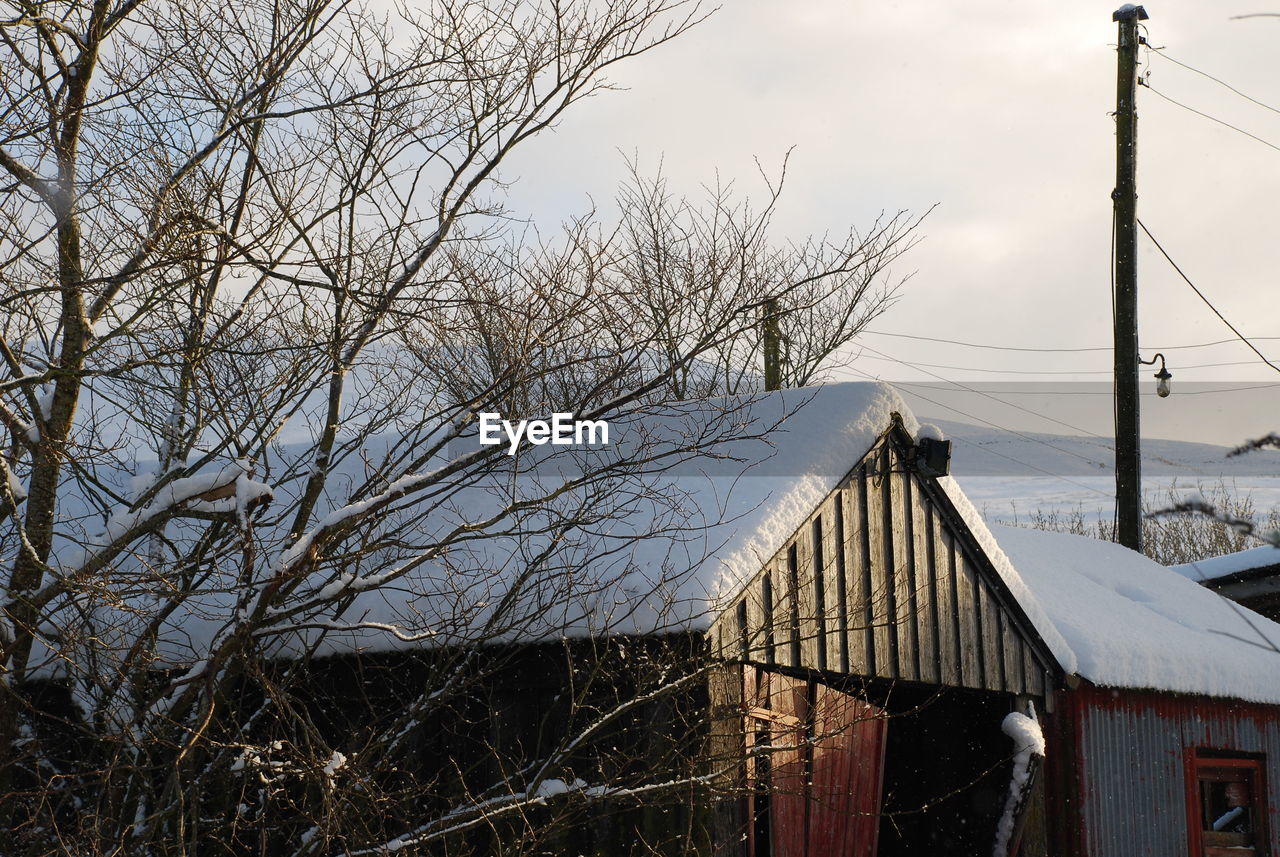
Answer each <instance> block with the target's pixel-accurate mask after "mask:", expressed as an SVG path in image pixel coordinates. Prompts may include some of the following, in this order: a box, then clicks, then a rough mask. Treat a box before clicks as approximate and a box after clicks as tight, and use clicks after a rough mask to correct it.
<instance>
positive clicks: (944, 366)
mask: <svg viewBox="0 0 1280 857" xmlns="http://www.w3.org/2000/svg"><path fill="white" fill-rule="evenodd" d="M1227 341H1229V342H1234V341H1235V340H1227ZM867 359H869V360H889V361H891V362H896V358H893V357H880V356H878V355H874V354H870V355H867ZM1257 362H1258V361H1256V360H1231V361H1228V362H1225V363H1193V364H1191V365H1183V364H1181V363H1179V364H1178V365H1177V366H1176V367H1175V368H1176V369H1177V370H1178V371H1179V372H1187V371H1190V370H1192V369H1217V368H1220V367H1223V366H1255V365H1257ZM913 365H915V366H928V367H930V368H932V369H951V370H953V371H956V372H985V373H988V374H992V375H1113V374H1115V372H1114V370H1112V369H1061V370H1057V369H987V368H984V367H981V366H952V365H951V364H948V363H915V364H913Z"/></svg>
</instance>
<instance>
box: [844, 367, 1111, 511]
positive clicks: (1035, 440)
mask: <svg viewBox="0 0 1280 857" xmlns="http://www.w3.org/2000/svg"><path fill="white" fill-rule="evenodd" d="M850 369H851V370H852V371H854V372H856V373H858V374H859V375H861V376H862V377H864V378H867V379H869V380H872V381H881V382H882V383H885V384H889V385H890V386H892V387H907V386H914V385H910V384H903V383H901V382H897V381H884V380H883V379H881V378H878V377H876V376H875V375H872V374H871V373H870V372H863V371H862V370H861V369H854V368H853V367H850ZM911 395H913V396H916V397H917V398H919V399H923V400H924V401H926V402H928V403H929V404H931V405H936V406H938V407H940V408H946V409H947V410H949V411H951V412H952V413H956V414H959V415H960V416H962V417H965V418H967V419H971V420H976V421H977V422H979V423H982V424H983V425H985V426H989V427H990V428H994V429H999V430H1000V431H1004V432H1008V433H1009V434H1012V435H1015V436H1017V437H1020V438H1022V439H1023V440H1029V441H1032V442H1033V443H1038V444H1041V445H1042V446H1047V447H1049V448H1050V449H1053V450H1056V451H1058V452H1064V453H1068V454H1071V455H1075V456H1076V457H1077V458H1081V459H1084V460H1085V461H1087V462H1089V463H1090V464H1094V465H1099V466H1101V467H1106V464H1104V463H1101V462H1097V461H1093V460H1091V459H1089V458H1086V457H1085V456H1082V455H1078V454H1076V453H1073V452H1071V451H1070V450H1066V449H1063V448H1061V447H1059V446H1055V445H1054V444H1052V443H1049V442H1048V441H1046V440H1043V439H1041V438H1038V437H1033V436H1032V435H1027V434H1023V433H1022V432H1019V431H1015V430H1013V429H1008V428H1005V427H1004V426H1001V425H997V424H996V423H993V422H991V421H990V420H986V419H983V418H982V417H980V416H978V415H976V414H971V413H968V412H967V411H962V410H960V409H959V408H957V407H955V406H953V405H947V404H943V403H942V402H939V401H937V400H936V399H931V398H929V397H928V396H924V395H921V394H920V393H915V392H913V393H912V394H911ZM953 439H954V440H959V441H962V442H964V443H966V444H968V445H970V446H974V447H977V448H979V449H982V450H983V451H984V452H989V453H991V454H992V455H995V456H998V457H999V458H1003V459H1005V460H1007V461H1012V462H1013V463H1014V464H1020V465H1022V466H1023V467H1027V468H1029V469H1031V470H1035V471H1037V472H1039V473H1043V474H1045V475H1046V476H1051V477H1053V478H1054V479H1058V480H1060V481H1062V482H1065V483H1067V484H1068V485H1074V486H1075V487H1077V488H1083V489H1084V490H1086V491H1092V492H1093V493H1094V494H1099V495H1101V496H1103V497H1106V498H1108V499H1114V498H1112V496H1111V495H1110V494H1109V493H1107V492H1106V491H1101V490H1099V489H1097V488H1094V487H1093V486H1092V485H1085V484H1084V483H1083V482H1077V481H1075V480H1074V479H1070V478H1068V477H1066V476H1063V475H1062V474H1061V473H1054V472H1053V471H1052V470H1046V469H1045V468H1043V467H1040V466H1039V465H1036V464H1032V463H1031V462H1028V461H1022V460H1021V459H1018V458H1014V457H1013V456H1012V455H1006V454H1005V453H1002V452H998V451H996V450H994V449H991V448H989V447H984V446H978V444H974V443H971V442H969V441H966V440H965V439H964V438H953Z"/></svg>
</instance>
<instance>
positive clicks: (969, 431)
mask: <svg viewBox="0 0 1280 857" xmlns="http://www.w3.org/2000/svg"><path fill="white" fill-rule="evenodd" d="M920 422H922V423H933V424H934V425H936V426H938V427H939V428H941V429H942V431H943V434H944V435H945V436H946V437H948V438H950V439H951V440H952V441H954V443H953V445H952V450H951V469H952V472H953V473H954V474H956V476H959V477H965V476H1045V475H1047V474H1054V475H1059V476H1108V475H1110V474H1111V473H1112V462H1113V449H1112V446H1113V444H1112V441H1111V439H1110V438H1098V437H1085V436H1079V435H1061V434H1037V433H1032V432H1019V433H1017V434H1013V433H1010V432H1006V431H1002V430H1000V429H996V428H989V427H985V426H975V425H970V424H968V423H962V422H956V421H953V420H942V419H935V418H932V417H928V416H921V417H920ZM1228 451H1229V450H1228V448H1227V447H1224V446H1215V445H1213V444H1207V443H1186V442H1183V441H1176V440H1155V439H1150V438H1144V439H1143V441H1142V472H1143V475H1144V476H1179V477H1186V478H1188V479H1191V480H1193V481H1194V480H1196V479H1217V478H1218V477H1220V476H1221V477H1228V478H1230V477H1254V476H1280V452H1277V451H1274V450H1267V451H1259V452H1252V453H1249V454H1248V455H1242V456H1237V457H1235V458H1227V457H1226V456H1227V452H1228Z"/></svg>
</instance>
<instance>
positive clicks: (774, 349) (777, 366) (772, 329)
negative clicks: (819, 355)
mask: <svg viewBox="0 0 1280 857" xmlns="http://www.w3.org/2000/svg"><path fill="white" fill-rule="evenodd" d="M761 328H762V333H763V335H762V337H761V338H762V339H763V340H764V343H763V344H764V388H765V389H766V390H780V389H782V331H781V330H780V329H779V326H778V299H777V298H769V299H768V300H766V301H765V302H764V318H763V319H762V320H761Z"/></svg>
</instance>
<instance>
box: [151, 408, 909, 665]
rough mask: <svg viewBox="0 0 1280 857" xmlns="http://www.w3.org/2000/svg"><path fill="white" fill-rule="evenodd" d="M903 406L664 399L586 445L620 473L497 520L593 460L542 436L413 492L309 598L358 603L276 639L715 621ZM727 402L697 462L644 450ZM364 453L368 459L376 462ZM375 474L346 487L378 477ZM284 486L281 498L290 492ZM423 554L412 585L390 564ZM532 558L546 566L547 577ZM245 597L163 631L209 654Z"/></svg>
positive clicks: (529, 632) (263, 537) (295, 617)
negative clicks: (495, 464)
mask: <svg viewBox="0 0 1280 857" xmlns="http://www.w3.org/2000/svg"><path fill="white" fill-rule="evenodd" d="M895 412H896V413H898V414H900V415H901V417H902V420H903V426H904V428H905V429H906V430H907V431H908V432H910V433H912V434H914V433H915V432H916V431H917V429H918V425H917V423H916V421H915V420H914V418H913V417H912V416H911V414H910V411H909V409H908V408H907V407H906V406H905V404H904V403H903V401H902V400H901V398H900V397H899V396H898V394H897V393H896V392H894V391H893V390H892V388H890V387H888V386H886V385H881V384H878V383H842V384H831V385H826V386H822V387H813V388H800V389H791V390H785V391H779V392H774V393H767V394H762V395H756V396H751V397H733V398H726V399H722V400H704V401H700V402H691V403H678V404H675V405H671V406H664V407H662V408H656V409H649V410H647V411H645V412H644V413H642V414H639V415H636V416H634V418H629V419H627V418H624V419H620V420H618V421H612V422H611V437H610V441H611V442H610V444H609V446H607V447H604V448H601V449H594V450H591V451H589V452H583V453H582V455H588V456H590V459H591V465H592V466H596V467H598V466H600V465H601V464H608V463H609V462H611V461H612V462H616V463H617V464H618V465H619V467H620V468H621V470H620V472H621V475H620V476H618V477H617V478H616V479H615V480H613V481H606V482H604V483H601V484H596V485H594V486H587V487H585V488H583V489H581V490H574V491H570V492H566V493H565V495H564V496H556V498H555V500H554V501H553V502H552V503H551V504H550V506H549V510H548V509H545V508H542V507H535V509H534V510H533V511H532V512H529V513H527V514H525V513H522V514H521V515H517V516H514V517H506V518H503V520H502V524H501V525H500V526H493V525H491V524H488V523H486V522H489V521H491V520H493V519H494V517H495V513H498V512H501V511H502V510H503V509H504V508H510V507H511V506H512V505H518V502H519V501H520V500H521V499H523V498H525V497H537V498H542V497H546V496H548V494H549V493H551V494H554V492H555V491H556V489H558V488H559V487H561V486H562V485H563V483H564V481H565V479H566V478H567V477H570V476H572V475H574V474H573V472H572V471H573V469H574V468H575V467H576V468H578V473H580V472H581V467H582V466H583V463H584V459H583V458H582V457H581V455H573V454H569V455H563V454H562V453H564V452H565V451H564V450H563V449H562V450H559V451H557V452H556V453H551V452H550V450H551V447H550V446H543V447H538V448H537V450H531V452H535V453H541V452H546V453H547V454H548V459H547V460H545V461H543V462H542V463H540V464H538V465H537V466H528V465H526V468H525V469H523V470H521V471H520V472H519V473H515V472H513V471H503V472H500V473H498V474H496V475H494V474H490V475H485V476H482V477H480V478H478V479H476V480H475V481H474V482H473V483H468V484H465V485H462V486H455V487H453V488H451V489H450V491H449V492H448V496H447V501H442V500H440V499H439V498H440V495H441V493H442V492H433V493H432V494H431V495H430V499H422V500H420V501H412V500H410V501H406V502H404V503H402V504H401V505H400V506H398V507H397V508H396V509H395V514H394V515H393V516H391V519H390V520H389V521H388V522H387V523H386V524H385V525H383V527H382V529H381V531H380V532H379V533H377V534H376V537H375V538H370V539H368V541H370V542H371V543H374V544H377V545H380V547H378V548H377V549H376V550H377V551H383V552H384V553H383V554H378V555H376V556H375V555H367V554H366V555H364V556H361V557H359V558H358V559H356V560H353V562H352V564H351V565H350V566H349V567H347V568H345V569H337V570H333V569H332V568H330V569H329V570H326V571H323V572H318V573H315V574H313V575H312V577H311V578H309V579H308V580H307V581H306V582H305V583H304V584H303V585H302V586H301V587H299V589H298V591H297V592H296V593H295V595H294V596H293V603H295V604H296V603H297V602H298V601H299V600H302V601H305V600H306V599H308V598H311V599H314V600H315V601H316V602H317V603H321V602H326V601H327V602H328V603H336V602H333V598H334V596H335V595H337V596H343V595H349V596H351V597H352V598H353V600H352V601H351V603H350V604H349V606H347V607H346V609H344V610H342V611H341V612H340V613H336V612H335V611H334V610H333V609H332V608H329V609H327V610H318V611H316V610H313V611H311V612H308V613H305V614H300V613H299V612H298V611H297V610H291V611H289V612H288V613H287V615H286V614H285V613H282V615H281V620H280V625H279V627H277V628H275V629H272V630H270V631H269V634H270V639H271V640H272V641H273V645H275V646H276V647H277V651H281V652H282V653H283V652H288V651H299V650H301V649H302V648H304V647H305V648H310V647H311V646H312V645H314V644H316V643H317V642H318V648H317V649H316V651H317V652H318V653H321V654H324V653H336V652H342V651H350V650H352V649H360V650H375V651H376V650H390V649H399V648H404V647H406V646H421V645H424V644H426V645H430V644H432V643H433V642H434V643H437V644H449V643H454V642H470V641H474V640H475V639H476V638H477V637H476V635H475V633H474V632H475V629H476V628H477V627H478V626H483V625H484V623H486V622H487V621H489V620H490V619H491V618H492V617H493V615H494V611H495V609H496V606H497V605H502V608H503V609H504V610H507V611H510V612H511V615H515V616H518V618H517V619H514V620H512V619H510V618H509V619H508V620H506V623H505V625H502V626H499V630H498V631H497V633H495V634H494V635H492V636H485V637H483V639H485V640H488V641H496V640H500V639H537V638H539V637H540V636H552V637H560V636H576V635H594V634H601V633H609V634H643V633H652V632H655V631H669V630H675V629H692V630H699V629H705V628H706V627H708V626H709V624H710V621H711V619H712V618H714V616H715V615H716V613H717V612H718V610H719V609H720V608H721V607H722V606H723V603H722V602H723V600H724V599H725V598H728V597H731V596H732V595H734V594H735V593H736V591H737V590H738V589H739V588H740V586H741V584H742V583H743V582H744V580H745V579H746V578H747V577H749V576H750V575H752V574H754V573H755V572H756V571H757V570H758V569H759V568H760V567H761V565H762V564H763V563H764V562H765V561H767V560H768V559H769V558H770V557H772V556H773V555H774V554H775V553H776V552H777V551H778V550H779V549H781V548H782V546H783V545H784V543H785V541H786V539H787V538H789V537H790V536H791V535H792V534H793V533H794V532H795V530H796V529H797V528H798V527H800V526H801V525H802V524H803V523H804V521H805V520H806V518H807V517H808V516H809V515H810V514H811V513H812V511H813V509H814V508H815V507H816V506H817V505H818V504H819V503H820V502H821V501H822V500H823V499H824V498H825V497H826V496H827V495H828V494H829V493H830V492H831V491H832V490H833V489H834V488H835V486H836V485H837V484H838V482H839V480H840V479H841V478H843V477H844V476H845V475H847V473H848V472H849V470H850V469H851V468H852V467H853V466H854V465H855V464H856V463H857V462H858V460H859V459H860V458H861V457H862V456H863V455H864V454H865V453H866V452H867V451H868V450H869V449H870V448H871V447H872V446H873V445H874V444H875V442H876V440H877V439H878V438H879V436H880V435H881V434H882V433H883V432H884V431H885V430H886V429H887V428H888V427H889V426H890V425H891V424H892V414H893V413H895ZM726 413H728V414H730V420H729V423H728V424H727V425H728V430H727V431H726V423H724V422H721V423H720V424H719V425H718V426H717V427H716V431H717V432H718V434H717V435H716V436H715V438H714V439H713V441H712V442H711V443H709V444H708V445H706V446H705V447H704V448H703V449H702V450H701V451H700V454H699V455H697V456H696V457H689V456H688V455H684V456H683V457H680V456H677V463H675V465H674V466H673V467H670V468H663V467H656V466H655V467H650V468H648V472H645V471H646V468H645V467H643V466H642V467H639V468H636V467H633V466H632V465H633V463H634V461H635V460H636V459H637V458H642V457H646V456H647V457H648V459H649V460H653V459H654V458H659V459H660V457H661V454H662V452H663V450H668V449H678V448H680V447H684V446H687V445H688V443H689V442H690V439H691V438H692V437H697V436H698V433H699V432H700V431H703V430H704V428H705V426H706V425H707V423H708V421H709V420H712V419H714V418H715V417H716V416H717V415H724V414H726ZM739 427H740V428H741V430H740V431H738V428H739ZM637 450H642V451H643V453H644V455H643V456H639V455H637ZM555 455H561V457H560V458H559V459H556V458H555V457H554V456H555ZM352 461H353V462H355V464H356V465H359V463H360V462H359V460H358V457H354V456H353V458H352ZM557 461H558V462H560V463H561V464H563V466H564V467H565V468H567V469H566V470H565V471H564V472H560V471H559V470H557V468H558V467H560V466H561V464H557ZM433 464H438V462H434V463H433ZM358 475H359V474H354V473H353V474H352V478H350V479H345V480H344V479H341V478H335V479H333V480H331V482H332V483H333V484H335V485H341V484H344V483H346V484H360V482H361V481H362V478H355V477H356V476H358ZM413 478H415V476H414V474H408V475H405V476H402V477H400V481H401V482H403V481H404V480H405V479H413ZM274 489H275V493H276V495H277V496H278V497H279V496H283V495H285V494H286V492H287V490H288V487H287V486H274ZM344 502H346V503H347V505H344ZM361 502H367V500H364V501H361ZM415 504H416V505H415ZM431 504H436V505H431ZM358 505H359V504H357V503H351V502H350V501H343V500H342V498H341V496H338V497H337V498H334V500H332V501H331V502H329V503H328V505H327V506H326V508H322V509H320V510H318V512H317V519H318V520H319V521H320V522H322V523H323V522H324V521H331V520H333V519H335V518H342V517H343V516H344V515H346V514H348V513H349V510H351V509H353V508H356V507H357V506H358ZM601 506H603V507H608V508H607V514H606V513H605V512H606V509H601V512H602V514H600V515H599V516H598V517H597V518H595V519H594V520H591V521H589V522H588V523H587V524H586V525H584V526H581V527H577V528H575V529H573V530H571V531H569V532H568V533H565V532H564V531H563V530H561V531H559V532H558V531H557V527H556V525H557V523H558V522H562V521H564V520H570V519H572V518H573V516H574V515H581V514H583V513H584V512H590V511H593V510H595V509H596V508H597V507H601ZM482 523H484V526H483V527H481V526H480V524H482ZM473 525H475V526H477V527H478V529H479V532H481V533H483V535H482V536H481V537H476V538H466V539H462V540H458V541H457V542H456V543H455V544H454V545H453V546H451V547H450V549H449V550H448V551H447V552H444V553H443V555H441V556H432V557H430V558H428V559H426V560H425V561H423V554H424V550H423V547H424V546H427V547H429V546H430V545H432V544H434V543H438V535H439V534H443V533H449V532H457V528H458V527H467V526H473ZM256 538H257V540H258V541H259V542H260V543H261V544H262V550H261V556H262V557H263V561H264V565H266V566H267V567H268V568H269V567H271V566H272V565H280V564H281V562H282V561H283V560H284V559H285V558H287V557H289V556H291V555H292V553H291V552H290V550H289V549H288V548H287V546H286V545H287V542H286V541H285V539H284V534H283V533H272V532H263V530H262V528H259V530H258V531H257V533H256ZM415 551H416V555H415ZM293 553H296V550H294V551H293ZM375 553H376V551H375ZM406 567H408V568H409V569H410V570H409V571H408V572H407V573H403V574H400V575H398V576H396V577H395V579H394V580H392V579H390V575H387V573H386V572H387V570H399V569H404V568H406ZM531 568H534V569H535V570H536V572H535V573H537V574H541V575H542V576H541V579H540V580H539V582H538V583H537V585H536V586H532V587H531V586H529V585H528V578H529V575H530V569H531ZM543 569H550V572H549V573H546V574H542V570H543ZM522 576H523V577H522ZM517 581H519V583H518V584H517ZM518 587H523V588H522V589H518ZM517 590H518V591H517ZM513 593H516V594H517V596H518V598H519V599H520V602H519V606H518V607H517V608H512V606H511V605H512V597H513ZM238 599H239V600H238ZM237 605H239V606H237ZM244 609H245V608H244V601H243V593H242V590H241V589H240V588H238V587H237V586H236V585H235V583H234V578H232V579H231V581H230V582H229V583H228V585H226V586H224V587H221V588H217V587H214V588H212V589H211V590H210V591H208V592H204V593H201V594H198V595H195V596H193V597H191V598H189V599H188V600H187V602H186V603H184V605H183V606H182V608H181V609H180V610H178V611H175V612H174V614H173V615H172V616H171V617H170V618H169V619H168V620H167V622H166V626H165V628H163V629H162V630H161V633H160V635H159V636H160V639H161V641H162V643H161V649H162V652H161V655H162V657H163V659H164V660H167V661H170V662H175V663H191V662H198V661H199V660H200V659H201V658H202V657H204V656H205V654H206V653H207V651H208V649H209V647H210V646H211V645H212V641H213V640H214V639H215V638H216V637H217V636H218V635H220V634H226V633H227V632H228V628H229V624H230V623H231V622H232V621H234V617H235V615H236V613H237V611H238V610H244ZM291 623H292V624H291ZM356 625H359V626H360V627H358V628H356V627H355V626H356ZM322 632H323V633H322Z"/></svg>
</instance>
